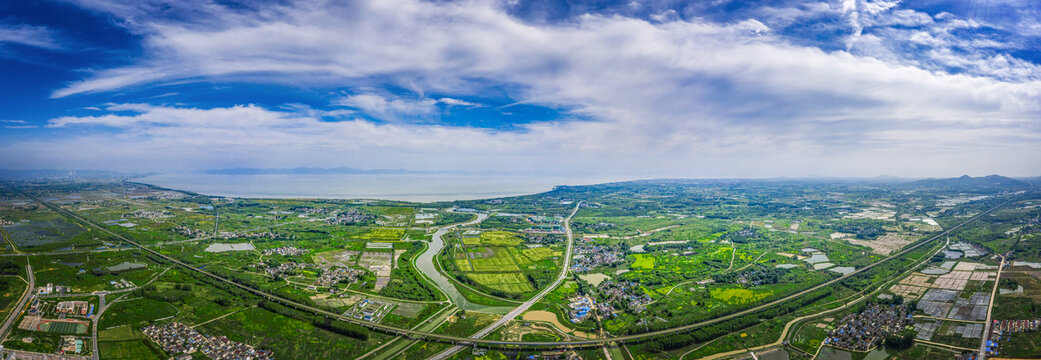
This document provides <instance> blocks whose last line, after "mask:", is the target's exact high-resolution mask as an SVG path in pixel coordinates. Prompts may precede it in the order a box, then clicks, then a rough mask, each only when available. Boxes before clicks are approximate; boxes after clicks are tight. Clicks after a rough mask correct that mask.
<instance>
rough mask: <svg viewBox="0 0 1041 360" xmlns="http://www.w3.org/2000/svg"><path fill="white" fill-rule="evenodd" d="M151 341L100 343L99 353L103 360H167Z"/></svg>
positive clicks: (136, 340)
mask: <svg viewBox="0 0 1041 360" xmlns="http://www.w3.org/2000/svg"><path fill="white" fill-rule="evenodd" d="M150 341H151V340H147V339H135V340H124V341H100V340H99V341H98V351H99V352H100V353H101V354H100V355H101V358H102V359H165V358H166V356H165V355H164V354H162V353H160V351H159V350H158V349H156V348H155V347H154V345H151V344H149V343H148V342H150Z"/></svg>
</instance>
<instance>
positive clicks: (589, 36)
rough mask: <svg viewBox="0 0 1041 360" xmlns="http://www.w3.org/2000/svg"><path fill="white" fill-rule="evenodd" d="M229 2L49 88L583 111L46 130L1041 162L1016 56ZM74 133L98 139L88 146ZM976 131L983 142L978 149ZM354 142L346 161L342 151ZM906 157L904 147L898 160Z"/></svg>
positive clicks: (210, 112) (1040, 108)
mask: <svg viewBox="0 0 1041 360" xmlns="http://www.w3.org/2000/svg"><path fill="white" fill-rule="evenodd" d="M895 4H896V2H894V1H874V2H866V1H860V2H857V1H853V2H851V3H850V6H851V8H850V9H852V10H850V11H851V14H853V13H854V12H853V10H855V15H851V17H855V19H854V20H855V21H854V22H855V23H856V26H860V27H861V28H863V26H871V25H870V24H876V23H879V24H882V23H885V24H890V23H892V24H903V23H912V22H924V21H925V20H924V19H922V18H921V17H920V16H917V15H915V14H907V13H901V14H898V15H896V16H898V17H899V19H893V20H885V19H875V18H872V17H870V16H882V15H885V14H888V13H889V12H890V10H891V9H893V8H894V6H896V5H895ZM119 11H130V10H119ZM220 11H223V12H225V13H227V12H231V11H230V10H220ZM225 13H217V14H216V15H214V16H217V17H220V18H222V19H227V21H226V22H225V23H222V24H219V25H208V24H205V21H201V22H202V23H203V25H199V24H198V23H192V24H190V25H185V24H179V23H170V22H162V23H158V24H149V23H147V22H142V21H140V20H136V21H135V23H134V24H133V25H132V26H133V27H135V28H136V29H139V31H140V32H141V33H143V34H145V37H146V45H147V46H146V48H147V53H148V54H149V55H148V57H147V58H145V59H143V60H142V61H141V62H140V63H139V64H136V65H131V66H127V67H122V68H115V69H108V70H101V71H98V72H96V73H93V74H92V75H91V76H90V77H88V78H87V79H85V80H83V81H79V82H76V83H73V84H71V85H70V86H69V87H66V88H64V89H59V90H57V91H56V92H55V93H54V96H56V97H62V96H69V95H73V94H78V93H86V92H98V91H108V90H114V89H121V88H125V87H129V86H135V85H142V84H149V83H154V82H167V81H190V80H193V79H208V80H220V79H222V78H224V77H234V78H235V79H249V78H250V75H252V74H263V76H262V77H260V79H262V80H257V81H276V82H281V83H289V84H296V85H302V86H309V85H316V86H332V84H345V83H346V84H356V83H363V84H370V83H371V81H373V80H372V79H379V80H378V81H379V82H383V83H386V84H385V85H389V86H396V87H398V88H408V89H427V90H428V91H429V92H431V93H437V94H446V95H453V96H461V97H466V96H477V95H479V94H478V93H479V92H480V91H481V90H482V89H483V88H482V87H481V86H480V84H481V83H482V82H493V83H503V84H508V85H510V86H511V87H513V88H516V89H519V90H517V91H516V92H515V93H514V94H511V95H513V96H516V97H518V98H519V99H517V100H518V101H519V102H523V103H529V104H534V105H543V106H550V107H560V108H564V109H568V113H567V114H565V116H566V117H567V116H574V117H575V118H580V119H583V120H581V121H579V120H569V121H559V122H544V123H535V124H531V125H527V126H522V127H520V130H517V131H490V130H481V129H473V128H465V127H445V126H434V125H407V124H401V123H392V124H389V125H386V124H385V125H379V124H376V123H373V122H369V121H365V120H361V119H353V120H348V121H341V122H328V121H319V120H317V117H318V116H319V115H315V114H313V113H309V112H307V111H292V112H279V111H272V110H268V109H263V108H259V107H256V106H248V105H247V106H237V107H226V108H216V109H186V108H165V107H149V106H141V105H121V106H115V107H110V108H109V109H108V110H109V111H115V110H117V109H120V108H124V110H122V111H127V110H126V109H130V110H136V111H140V112H141V113H140V114H139V115H134V116H126V115H121V114H105V115H100V116H92V117H63V118H57V119H53V120H52V121H51V122H50V123H49V125H48V126H50V127H54V128H55V130H56V131H57V130H60V129H61V128H63V127H64V128H67V127H72V126H73V125H80V126H82V125H88V124H89V125H102V126H107V127H112V128H117V129H120V130H119V131H118V132H117V133H118V134H119V138H120V139H121V141H122V143H121V144H124V145H125V148H139V149H140V151H136V152H135V153H137V154H149V153H155V154H171V153H182V154H183V157H185V158H191V157H192V156H194V155H192V154H190V152H192V151H195V150H194V147H195V146H204V145H203V144H206V143H214V144H217V147H218V148H222V149H229V151H231V152H233V153H234V154H235V155H234V156H236V157H243V158H249V159H253V160H249V161H271V162H279V161H284V162H289V161H288V160H286V159H287V158H289V157H295V158H297V159H307V160H308V161H315V162H316V163H317V164H319V165H320V164H322V163H321V162H320V160H328V161H333V160H335V159H344V158H347V159H349V160H352V162H349V163H348V164H351V165H354V166H362V167H364V166H365V165H366V164H364V163H356V162H355V161H383V162H384V164H383V165H377V166H373V167H409V166H410V165H415V166H418V167H422V168H429V167H431V166H440V167H443V168H459V167H464V168H465V167H473V168H480V167H481V166H486V167H502V166H506V165H504V164H508V165H509V166H526V165H530V166H554V167H558V168H561V169H570V168H579V169H589V170H590V171H596V169H612V171H631V172H634V173H648V174H662V175H667V174H684V175H688V176H689V175H698V172H699V171H705V172H709V171H712V170H710V169H714V168H727V169H732V170H727V171H729V172H727V173H719V172H714V173H711V174H706V175H720V176H741V175H745V176H747V175H756V174H776V175H798V174H803V175H805V174H808V173H812V172H813V171H820V173H819V174H821V175H875V174H878V173H889V174H899V173H900V172H901V171H903V172H904V174H908V173H912V172H916V173H915V174H917V175H928V174H929V172H930V171H943V170H944V169H960V168H962V167H963V166H977V167H980V168H994V171H993V172H1005V171H1001V170H1002V169H1013V170H1015V169H1037V168H1041V163H1039V162H1041V160H1039V159H1038V158H1037V156H1027V155H1023V154H1024V152H1023V151H1021V150H1019V149H1020V148H1027V149H1035V150H1038V148H1039V147H1041V145H1039V144H1041V142H1039V141H1038V134H1039V133H1041V126H1039V125H1038V120H1037V119H1038V118H1041V116H1039V114H1041V104H1039V103H1038V102H1037V101H1036V99H1037V98H1038V97H1039V96H1041V83H1039V82H1038V81H1036V80H1030V79H1029V78H1027V79H1018V80H1012V79H1014V77H1015V76H1017V73H1016V72H1015V71H1012V70H1011V69H1019V68H1023V67H1026V66H1027V65H1026V64H1019V63H1016V62H1015V61H1014V59H1007V61H1005V63H1007V65H1002V66H1004V67H1005V68H1008V70H1000V69H991V70H988V71H999V72H1000V71H1005V72H1006V73H1007V76H1009V77H987V76H978V74H975V73H967V74H959V75H954V74H948V73H945V72H943V71H938V70H937V69H936V68H931V67H927V66H921V65H920V64H919V63H917V62H912V61H905V60H904V59H903V58H901V57H900V56H899V54H897V53H896V52H895V51H893V50H892V49H891V48H890V47H888V45H887V44H885V43H884V42H881V41H880V40H878V39H879V37H878V36H875V35H871V34H863V35H864V36H862V39H861V41H869V40H870V41H871V42H873V43H874V44H876V45H877V49H878V50H877V53H878V54H879V55H877V56H873V54H862V53H850V52H846V51H834V52H827V51H823V50H820V49H817V48H812V47H802V46H798V45H794V44H792V43H790V42H789V41H786V40H785V39H784V38H781V37H780V36H779V35H776V34H774V33H773V32H770V31H767V30H768V29H769V28H768V27H767V26H766V25H764V24H763V23H761V22H758V21H754V20H750V21H743V22H736V23H732V24H716V23H710V22H705V21H702V20H691V21H682V20H675V21H668V22H664V23H651V22H647V21H643V20H639V19H632V18H625V17H617V16H599V15H585V16H582V17H580V18H577V19H574V21H569V22H566V23H562V24H550V25H547V24H530V23H525V22H523V21H520V20H518V19H516V18H513V17H511V16H510V15H508V14H507V13H506V11H505V10H504V9H503V8H501V5H500V4H498V3H494V2H490V1H476V0H475V1H461V2H450V3H437V4H433V3H426V2H417V1H410V0H381V1H361V2H357V3H352V4H351V5H342V6H341V5H332V4H325V3H317V4H315V3H302V4H293V5H289V6H282V7H276V8H272V9H268V10H265V12H264V13H263V14H262V16H257V17H252V18H251V17H247V16H246V15H243V14H242V13H239V12H233V13H228V14H225ZM786 16H796V15H786ZM798 16H801V15H798ZM947 21H953V20H945V22H947ZM865 24H867V25H865ZM927 34H928V35H930V36H932V37H933V38H936V34H934V33H927ZM909 36H910V35H909ZM923 39H924V38H923ZM940 40H941V41H942V40H943V39H940ZM858 46H859V45H858ZM883 55H884V56H883ZM936 56H937V57H942V56H943V54H937V55H936ZM999 60H1000V59H992V61H991V63H1001V61H999ZM952 61H953V60H952ZM977 66H981V65H977ZM414 91H415V90H414ZM415 92H416V93H422V92H421V91H415ZM445 99H452V100H445ZM454 100H455V98H449V97H445V98H443V99H440V100H433V99H426V98H423V97H422V95H420V97H418V98H415V99H406V98H401V97H393V96H389V95H382V94H381V93H376V92H365V93H361V94H356V95H350V96H345V97H343V98H341V99H338V100H337V101H336V102H335V103H336V104H339V105H342V106H347V107H350V108H353V109H357V110H358V111H359V112H364V113H366V114H368V115H370V116H374V117H378V118H401V117H403V116H424V115H429V114H434V113H436V112H437V111H438V108H437V104H438V103H439V102H440V103H442V104H444V105H453V104H451V102H453V101H454ZM340 115H341V116H348V117H349V116H350V114H340ZM172 124H178V125H176V126H175V125H172ZM224 125H227V126H224ZM218 126H219V127H218ZM215 127H217V128H215ZM970 129H971V130H972V131H969V130H970ZM971 134H978V137H975V138H973V137H970V135H971ZM77 141H80V142H81V143H78V144H77V145H84V146H87V145H85V143H88V142H90V141H91V140H90V139H86V138H83V139H79V140H77ZM966 142H969V143H972V144H986V146H985V149H984V150H979V151H977V150H976V148H970V147H966V146H964V144H966ZM258 143H262V144H263V146H257V144H258ZM30 145H31V144H28V143H19V144H17V145H11V146H18V147H26V146H30ZM47 145H49V146H54V144H47ZM70 146H71V145H70ZM38 147H42V145H40V146H38ZM54 147H55V148H64V147H66V146H54ZM159 149H162V150H161V151H160V150H159ZM316 149H324V150H323V151H318V150H316ZM433 149H436V150H437V151H434V150H433ZM442 149H445V150H446V151H449V150H454V152H451V155H448V154H446V153H444V152H441V150H442ZM111 151H115V150H110V151H109V152H111ZM186 152H187V153H186ZM273 152H277V153H273ZM47 153H48V152H47V151H41V152H40V154H41V155H39V156H45V155H46V154H47ZM340 153H343V154H348V156H346V157H337V156H334V154H340ZM1035 153H1036V152H1035ZM480 154H483V155H480ZM561 154H567V156H566V159H563V160H561V159H560V158H561ZM1017 154H1018V155H1017ZM116 155H119V154H114V155H113V156H116ZM119 156H122V157H127V156H130V155H127V154H122V155H119ZM155 156H166V155H155ZM200 156H202V155H200ZM203 158H204V157H203ZM898 158H899V159H908V160H907V161H902V162H895V161H893V159H898ZM506 159H508V160H513V161H506ZM244 161H246V160H244ZM290 163H291V162H290ZM337 164H339V163H337ZM388 164H389V165H388ZM545 164H552V165H545ZM276 165H277V164H276ZM996 167H1000V169H999V168H996ZM621 169H625V170H621ZM887 169H893V170H887ZM948 171H949V170H948Z"/></svg>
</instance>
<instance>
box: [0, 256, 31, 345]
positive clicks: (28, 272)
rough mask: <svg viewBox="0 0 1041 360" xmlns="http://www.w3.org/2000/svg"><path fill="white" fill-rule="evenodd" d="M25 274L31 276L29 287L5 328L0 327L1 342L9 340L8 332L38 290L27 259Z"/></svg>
mask: <svg viewBox="0 0 1041 360" xmlns="http://www.w3.org/2000/svg"><path fill="white" fill-rule="evenodd" d="M25 273H26V275H28V276H29V287H27V288H25V293H23V294H22V299H21V300H18V305H17V306H15V307H14V308H12V309H11V314H10V315H8V316H7V320H6V321H4V326H3V327H0V342H3V341H4V340H7V331H8V330H10V329H11V325H13V324H14V321H15V319H18V316H19V315H21V314H22V311H23V310H25V304H26V303H28V302H29V299H31V298H32V297H33V290H36V274H33V266H32V264H29V258H26V259H25Z"/></svg>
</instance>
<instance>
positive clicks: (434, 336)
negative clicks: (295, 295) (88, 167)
mask: <svg viewBox="0 0 1041 360" xmlns="http://www.w3.org/2000/svg"><path fill="white" fill-rule="evenodd" d="M1016 198H1018V197H1016ZM1016 198H1013V199H1010V200H1008V201H1005V202H1003V203H1001V204H999V205H997V206H995V207H993V208H991V209H989V210H987V211H984V212H981V213H980V214H977V215H976V216H973V217H971V218H969V219H967V220H965V222H962V223H960V224H958V225H957V226H954V227H952V228H950V229H947V230H945V231H943V232H940V233H939V234H936V235H934V236H932V237H930V238H928V239H926V240H923V241H920V242H919V243H917V244H915V245H913V246H911V247H909V248H907V249H905V250H902V251H900V252H899V253H896V254H894V255H892V256H890V257H887V258H885V259H882V260H879V261H878V262H875V263H873V264H871V265H868V266H865V267H863V268H861V269H857V270H856V271H854V272H852V273H849V274H847V275H843V276H840V277H838V278H835V279H832V280H829V281H826V282H823V283H821V284H818V285H815V286H812V287H810V288H807V289H805V290H803V291H800V292H797V293H795V294H792V295H788V296H785V297H783V298H780V299H777V300H774V301H771V302H769V303H766V304H763V305H759V306H755V307H752V308H749V309H745V310H742V311H738V312H735V313H732V314H729V315H725V316H720V317H717V318H713V319H710V320H705V321H702V322H698V323H693V324H688V325H683V326H678V327H674V328H670V329H664V330H657V331H650V332H645V333H639V334H634V335H626V336H618V337H611V338H601V339H588V340H574V341H534V342H524V341H503V340H486V339H474V338H463V337H457V336H451V335H445V334H438V333H430V332H425V331H416V330H411V329H404V328H399V327H395V326H390V325H384V324H373V323H369V322H365V321H360V320H357V319H354V318H352V317H347V316H343V315H340V314H337V313H333V312H330V311H327V310H324V309H320V308H316V307H314V306H310V305H307V304H303V303H299V302H296V301H293V300H289V299H285V298H282V297H280V296H277V295H273V294H270V293H267V292H264V291H262V290H258V289H255V288H252V287H249V286H246V285H243V284H240V283H237V282H234V281H231V280H228V279H227V278H224V277H221V276H218V275H216V274H213V273H211V272H208V271H206V270H203V269H200V268H198V267H195V266H193V265H191V264H188V263H185V262H182V261H180V260H177V259H175V258H173V257H170V256H167V255H165V254H162V253H159V252H157V251H155V250H152V249H150V248H148V247H145V246H143V245H141V244H138V243H137V242H135V241H132V240H130V239H128V238H126V237H125V236H122V235H120V234H117V233H115V232H112V231H110V230H108V228H106V227H102V226H99V225H97V224H95V223H94V222H92V221H89V220H86V219H84V218H82V217H80V216H79V215H76V214H75V213H72V212H70V211H67V210H65V209H62V208H60V207H58V206H55V205H53V204H50V203H48V202H45V201H43V200H40V199H38V198H36V197H33V199H34V200H36V201H37V202H39V203H41V204H43V205H44V206H47V207H48V208H50V209H52V210H54V211H57V212H58V213H60V214H63V215H65V216H67V217H70V218H72V219H75V220H78V221H80V222H83V223H86V224H90V225H92V226H94V227H97V228H98V229H99V230H101V231H104V232H106V233H107V234H109V235H112V236H114V237H116V238H118V239H120V240H122V241H126V242H127V243H129V244H131V245H134V246H136V247H139V248H141V249H142V250H144V251H146V252H148V253H150V254H152V255H155V256H157V257H160V258H162V259H164V260H166V261H169V262H171V263H174V264H177V265H179V266H182V267H185V268H187V269H189V270H192V271H195V272H197V273H200V274H202V275H205V276H207V277H210V278H211V279H214V280H216V281H219V282H222V283H225V284H228V285H231V286H235V287H238V288H240V289H242V290H244V291H247V292H250V293H252V294H255V295H257V296H260V297H261V298H264V299H266V300H269V301H275V302H279V303H282V304H285V305H288V306H292V307H296V308H298V309H302V310H306V311H309V312H313V313H316V314H321V315H323V316H327V317H329V318H333V319H337V320H341V321H344V322H348V323H352V324H357V325H361V326H365V327H368V328H370V329H374V330H379V331H383V332H387V333H390V334H400V335H409V336H411V337H413V338H423V339H426V340H430V341H441V342H451V343H456V344H460V345H476V344H480V345H484V346H500V347H503V346H511V347H513V348H516V347H525V348H567V347H592V346H602V345H604V344H609V343H611V342H615V341H617V342H633V341H640V340H646V339H650V338H654V337H658V336H663V335H670V334H675V333H682V332H687V331H690V330H693V329H696V328H699V327H703V326H706V325H711V324H715V323H719V322H722V321H726V320H730V319H733V318H736V317H739V316H744V315H748V314H751V313H754V312H756V311H760V310H763V309H766V308H769V307H772V306H776V305H778V304H781V303H784V302H786V301H790V300H791V299H794V298H797V297H799V296H802V295H806V294H808V293H810V292H813V291H816V290H819V289H822V288H824V287H827V286H831V285H834V284H835V283H838V282H840V281H842V280H845V279H848V278H850V277H852V276H855V275H858V274H860V273H862V272H864V271H867V270H869V269H871V268H873V267H875V266H877V265H879V264H882V263H885V262H887V261H889V260H892V259H895V258H897V257H900V256H903V255H904V254H906V253H908V252H910V251H912V250H915V249H917V248H919V247H921V246H922V245H925V244H927V243H930V242H932V241H933V240H936V239H937V238H939V237H941V236H945V235H947V234H949V233H950V232H951V231H953V230H956V229H958V228H961V227H962V226H964V225H965V224H968V223H969V222H972V221H974V220H976V219H979V218H980V217H982V216H985V215H987V214H990V213H991V212H993V211H994V210H997V209H999V208H1001V207H1003V206H1005V205H1007V204H1008V203H1010V202H1012V201H1013V200H1014V199H1016ZM565 270H566V268H565Z"/></svg>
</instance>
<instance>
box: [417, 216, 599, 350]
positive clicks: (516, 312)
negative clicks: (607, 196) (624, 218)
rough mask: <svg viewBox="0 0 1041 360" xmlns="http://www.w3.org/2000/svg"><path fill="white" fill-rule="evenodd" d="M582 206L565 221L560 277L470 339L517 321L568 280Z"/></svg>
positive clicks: (458, 348) (486, 334) (461, 347)
mask: <svg viewBox="0 0 1041 360" xmlns="http://www.w3.org/2000/svg"><path fill="white" fill-rule="evenodd" d="M581 206H582V202H581V201H579V202H578V203H577V204H575V209H574V210H572V211H571V215H568V216H567V218H566V219H564V233H566V234H567V249H566V250H564V265H563V266H562V267H561V268H560V275H557V279H556V280H554V281H553V283H552V284H550V285H549V286H547V287H546V288H545V289H543V290H542V292H539V293H538V294H536V295H535V296H532V297H531V299H528V301H525V302H524V303H522V304H520V305H519V306H517V307H516V308H514V309H513V310H512V311H510V312H509V313H506V315H503V316H502V317H501V318H499V319H498V320H496V321H495V322H493V323H492V324H491V325H488V326H487V327H485V328H484V329H481V331H478V332H477V333H476V334H473V336H471V337H470V338H472V339H480V338H483V337H485V336H488V334H491V333H492V332H493V331H495V330H496V329H498V328H500V327H502V326H503V325H506V323H508V322H510V321H513V319H516V318H517V317H518V316H520V314H523V313H524V312H525V311H528V308H530V307H531V306H532V305H535V303H537V302H539V300H542V298H544V297H546V295H547V294H549V293H550V292H552V291H553V289H556V288H557V286H559V285H560V283H562V282H564V279H567V274H568V269H569V268H571V250H572V247H573V246H574V244H575V236H574V234H572V232H571V218H572V217H574V216H575V214H576V213H578V208H579V207H581ZM462 349H463V346H461V345H456V346H453V347H450V348H448V349H446V350H445V351H442V352H441V353H439V354H437V355H434V356H431V357H430V359H431V360H443V359H447V358H449V357H451V356H452V355H455V353H457V352H459V351H460V350H462Z"/></svg>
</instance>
